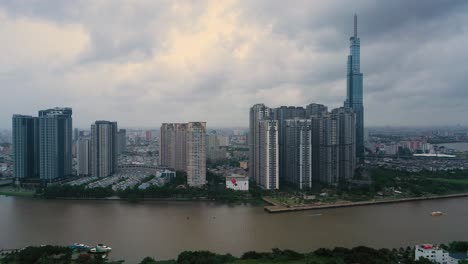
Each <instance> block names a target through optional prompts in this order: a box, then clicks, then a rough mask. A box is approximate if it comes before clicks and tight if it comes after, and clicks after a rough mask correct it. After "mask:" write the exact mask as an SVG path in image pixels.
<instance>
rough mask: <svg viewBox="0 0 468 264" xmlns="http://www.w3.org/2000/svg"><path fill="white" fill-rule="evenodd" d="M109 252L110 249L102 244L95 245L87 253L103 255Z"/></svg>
mask: <svg viewBox="0 0 468 264" xmlns="http://www.w3.org/2000/svg"><path fill="white" fill-rule="evenodd" d="M111 250H112V248H111V247H109V246H106V245H104V244H97V246H96V247H93V248H90V249H89V253H95V254H103V253H109V252H110V251H111Z"/></svg>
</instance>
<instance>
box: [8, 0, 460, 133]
mask: <svg viewBox="0 0 468 264" xmlns="http://www.w3.org/2000/svg"><path fill="white" fill-rule="evenodd" d="M354 13H356V14H357V15H358V35H359V37H360V39H361V71H362V72H363V74H364V107H365V124H366V125H369V126H380V125H389V126H391V125H395V126H396V125H415V126H418V125H452V124H463V125H466V124H468V120H467V115H466V114H467V113H468V103H466V101H467V99H468V85H467V84H468V1H451V0H447V1H440V0H425V1H416V0H410V1H408V0H392V1H380V0H378V1H377V0H376V1H370V0H369V1H367V0H358V1H347V0H342V1H312V0H291V1H284V0H255V1H254V0H252V1H250V0H242V1H234V0H222V1H204V0H197V1H188V0H187V1H178V0H167V1H164V0H161V1H153V0H148V1H146V0H141V1H139V0H136V1H130V0H129V1H120V0H90V1H82V0H73V1H55V0H53V1H49V0H3V1H1V2H0V38H1V41H0V98H1V100H0V128H10V127H11V116H12V115H13V114H28V115H37V111H38V110H40V109H46V108H51V107H55V106H66V107H72V108H73V122H74V126H76V127H79V128H89V126H90V124H91V123H92V122H94V121H95V120H112V121H117V122H118V124H119V127H127V128H131V127H159V126H160V124H161V123H162V122H188V121H207V123H208V127H210V126H211V127H235V126H241V127H247V126H248V117H249V108H250V107H251V106H252V105H253V104H256V103H264V104H266V105H268V106H270V107H278V106H281V105H303V106H305V105H306V104H309V103H322V104H325V105H328V106H329V108H330V109H331V108H334V107H339V106H342V104H343V101H344V100H345V97H346V60H347V55H348V53H349V37H350V36H351V35H352V33H353V16H354Z"/></svg>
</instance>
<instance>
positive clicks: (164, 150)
mask: <svg viewBox="0 0 468 264" xmlns="http://www.w3.org/2000/svg"><path fill="white" fill-rule="evenodd" d="M160 133H161V136H160V141H161V142H160V143H159V149H160V151H159V159H160V164H161V166H165V167H168V168H173V169H175V170H176V171H187V151H186V148H187V143H186V141H187V139H186V138H187V124H186V123H164V124H162V125H161V131H160Z"/></svg>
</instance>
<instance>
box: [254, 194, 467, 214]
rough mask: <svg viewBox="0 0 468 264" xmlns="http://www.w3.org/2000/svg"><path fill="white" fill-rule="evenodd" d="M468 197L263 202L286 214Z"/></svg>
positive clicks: (270, 208)
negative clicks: (314, 202) (313, 202)
mask: <svg viewBox="0 0 468 264" xmlns="http://www.w3.org/2000/svg"><path fill="white" fill-rule="evenodd" d="M458 197H468V193H459V194H448V195H437V196H425V197H410V198H399V199H389V200H372V201H361V202H335V203H320V204H318V203H316V204H306V205H296V206H289V207H288V206H284V205H281V204H278V203H276V202H275V201H273V200H272V199H271V198H269V197H263V201H265V202H266V203H268V204H270V205H267V206H265V207H264V209H265V211H267V212H269V213H285V212H296V211H306V210H317V209H331V208H342V207H354V206H366V205H377V204H393V203H404V202H414V201H425V200H435V199H448V198H458Z"/></svg>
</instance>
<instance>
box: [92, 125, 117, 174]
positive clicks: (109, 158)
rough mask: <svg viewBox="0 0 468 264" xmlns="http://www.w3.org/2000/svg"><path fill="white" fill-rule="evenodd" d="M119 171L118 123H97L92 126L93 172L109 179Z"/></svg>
mask: <svg viewBox="0 0 468 264" xmlns="http://www.w3.org/2000/svg"><path fill="white" fill-rule="evenodd" d="M116 169H117V122H109V121H96V122H95V123H94V124H92V125H91V171H92V175H93V176H95V177H99V178H100V177H107V176H110V175H112V174H114V173H115V171H116Z"/></svg>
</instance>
